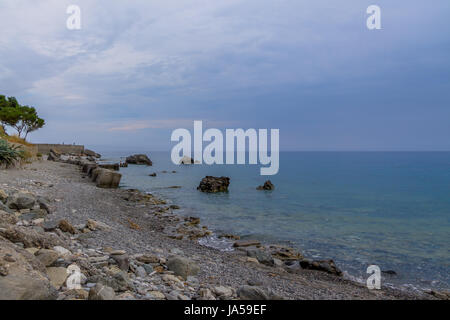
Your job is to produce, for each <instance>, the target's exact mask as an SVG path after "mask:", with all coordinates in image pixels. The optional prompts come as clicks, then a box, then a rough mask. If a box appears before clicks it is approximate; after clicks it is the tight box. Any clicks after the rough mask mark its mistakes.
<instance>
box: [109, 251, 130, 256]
mask: <svg viewBox="0 0 450 320" xmlns="http://www.w3.org/2000/svg"><path fill="white" fill-rule="evenodd" d="M126 253H127V252H126V251H125V250H112V251H111V252H109V254H110V255H112V256H121V255H124V254H126Z"/></svg>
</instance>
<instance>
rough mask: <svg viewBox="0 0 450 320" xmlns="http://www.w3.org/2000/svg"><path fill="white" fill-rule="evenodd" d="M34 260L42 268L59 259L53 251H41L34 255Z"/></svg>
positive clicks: (57, 254)
mask: <svg viewBox="0 0 450 320" xmlns="http://www.w3.org/2000/svg"><path fill="white" fill-rule="evenodd" d="M35 256H36V259H37V260H39V262H41V263H42V264H43V265H44V266H46V267H49V266H51V265H52V264H53V263H55V261H56V260H58V258H59V253H58V252H56V251H54V250H49V249H41V250H39V251H38V252H36V253H35Z"/></svg>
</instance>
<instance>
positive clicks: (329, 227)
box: [99, 150, 450, 289]
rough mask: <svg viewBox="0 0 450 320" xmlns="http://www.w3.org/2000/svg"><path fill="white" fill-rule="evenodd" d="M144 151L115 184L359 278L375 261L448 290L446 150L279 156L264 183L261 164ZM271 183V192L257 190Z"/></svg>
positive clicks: (400, 280) (411, 283)
mask: <svg viewBox="0 0 450 320" xmlns="http://www.w3.org/2000/svg"><path fill="white" fill-rule="evenodd" d="M99 151H100V152H101V150H99ZM139 153H142V151H140V152H139ZM127 154H131V153H127ZM127 154H117V153H111V152H110V153H108V152H105V153H104V156H105V158H107V159H109V160H118V159H119V158H120V156H126V155H127ZM147 154H148V155H149V156H150V158H151V159H152V161H153V163H154V165H153V167H143V166H129V167H128V168H122V169H121V172H122V174H123V178H122V186H123V187H127V188H138V189H141V190H143V191H147V192H152V193H154V194H158V195H161V196H163V197H165V198H167V199H169V200H171V201H172V202H173V203H176V204H178V205H180V206H181V207H182V208H183V209H182V210H181V211H180V213H182V214H186V215H193V216H198V217H201V218H202V222H203V223H204V224H206V225H208V226H209V227H210V228H212V229H213V230H217V231H218V232H219V231H224V232H231V233H235V234H239V235H241V236H247V237H251V238H258V239H261V240H263V241H267V242H279V243H287V244H290V245H292V246H295V247H297V248H299V249H300V250H301V251H302V252H303V253H304V254H305V255H306V256H309V257H313V258H332V259H334V260H335V261H336V262H337V264H338V266H340V267H341V269H343V270H345V271H346V272H347V273H348V274H349V275H350V276H353V277H356V278H359V279H361V280H364V279H366V278H367V275H366V273H365V272H366V269H367V266H368V265H371V264H376V265H379V266H380V268H381V269H382V270H395V271H396V272H397V275H396V276H383V279H382V281H383V283H384V284H392V285H395V286H404V287H406V288H412V287H416V288H417V287H419V288H422V289H423V288H447V289H448V288H449V287H450V275H449V270H450V253H449V252H450V251H449V249H450V245H449V244H450V152H423V153H422V152H282V153H281V154H280V171H279V173H278V174H277V175H276V176H271V177H264V176H260V175H259V166H258V165H252V166H244V165H233V166H227V165H216V166H207V165H194V166H192V165H191V166H176V165H173V164H172V163H171V160H170V155H169V153H162V152H147ZM164 170H167V171H168V173H162V172H161V171H164ZM172 170H176V171H177V173H171V171H172ZM152 172H156V173H157V177H149V176H148V174H149V173H152ZM205 175H215V176H222V175H223V176H228V177H230V178H231V184H230V188H229V192H228V193H226V194H205V193H201V192H199V191H197V190H196V188H197V186H198V184H199V182H200V180H201V179H202V178H203V177H204V176H205ZM268 178H269V179H270V180H271V181H272V182H273V183H274V184H275V186H276V189H275V190H274V191H270V192H264V191H257V190H256V187H257V186H258V185H260V184H263V183H264V181H265V180H267V179H268ZM175 185H176V186H181V187H182V188H181V189H168V188H167V187H170V186H175Z"/></svg>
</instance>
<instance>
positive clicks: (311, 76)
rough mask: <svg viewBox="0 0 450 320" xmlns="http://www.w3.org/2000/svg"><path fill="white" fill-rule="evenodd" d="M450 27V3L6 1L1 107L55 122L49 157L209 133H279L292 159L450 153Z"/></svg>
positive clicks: (163, 144) (48, 131)
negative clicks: (72, 26)
mask: <svg viewBox="0 0 450 320" xmlns="http://www.w3.org/2000/svg"><path fill="white" fill-rule="evenodd" d="M71 4H75V5H78V6H79V7H80V9H81V30H68V29H67V28H66V20H67V19H68V18H69V15H68V14H67V13H66V10H67V7H68V6H69V5H71ZM372 4H375V5H378V6H380V8H381V26H382V29H381V30H369V29H368V28H367V27H366V19H367V18H368V16H369V15H368V14H367V13H366V9H367V7H368V6H369V5H372ZM449 17H450V2H449V1H448V0H434V1H424V0H422V1H418V0H409V1H406V0H397V1H391V0H371V1H365V0H347V1H335V0H315V1H312V0H309V1H302V0H276V1H275V0H271V1H268V0H213V1H212V0H183V1H179V0H177V1H172V0H165V1H153V0H127V1H110V0H95V1H94V0H70V1H65V0H45V1H34V0H1V1H0V94H3V95H6V96H15V97H16V98H17V99H18V100H19V102H20V103H21V104H24V105H32V106H35V107H36V108H37V110H38V112H39V115H40V116H41V117H43V118H44V119H45V120H46V123H47V124H46V126H45V127H44V128H42V129H41V130H39V131H36V132H34V133H32V134H30V136H29V139H30V140H31V141H32V142H36V143H38V142H41V143H62V142H64V143H77V144H84V145H86V146H89V147H109V148H116V149H120V148H124V147H128V148H142V149H145V150H155V151H156V150H170V148H171V147H172V146H173V145H174V143H172V142H171V141H170V136H171V133H172V131H173V130H174V129H177V128H186V129H190V130H191V131H192V130H193V129H192V128H193V121H194V120H202V121H203V122H204V125H205V127H208V128H218V129H221V130H223V129H225V128H229V129H232V128H244V129H248V128H255V129H264V128H267V129H279V130H280V148H281V150H311V151H317V150H324V151H333V150H345V151H347V150H349V151H354V150H364V151H366V150H368V151H378V150H397V151H405V150H447V151H448V150H450V139H449V137H450V18H449Z"/></svg>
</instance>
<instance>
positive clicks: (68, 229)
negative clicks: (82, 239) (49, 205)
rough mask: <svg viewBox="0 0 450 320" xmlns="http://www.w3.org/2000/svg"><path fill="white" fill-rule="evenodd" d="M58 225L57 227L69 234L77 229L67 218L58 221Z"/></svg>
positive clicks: (74, 232)
mask: <svg viewBox="0 0 450 320" xmlns="http://www.w3.org/2000/svg"><path fill="white" fill-rule="evenodd" d="M58 226H59V229H60V230H61V231H63V232H68V233H70V234H76V233H77V230H76V229H75V228H74V227H73V226H72V225H71V224H70V223H69V222H68V221H67V220H61V221H59V224H58Z"/></svg>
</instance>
